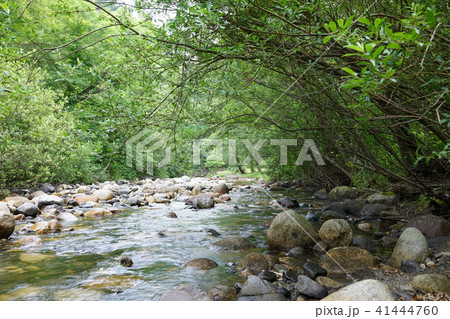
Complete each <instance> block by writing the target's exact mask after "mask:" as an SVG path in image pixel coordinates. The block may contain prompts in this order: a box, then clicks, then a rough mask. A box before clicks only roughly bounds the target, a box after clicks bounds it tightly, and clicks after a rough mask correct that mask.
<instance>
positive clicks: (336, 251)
mask: <svg viewBox="0 0 450 319" xmlns="http://www.w3.org/2000/svg"><path fill="white" fill-rule="evenodd" d="M376 265H377V260H376V258H375V257H374V256H373V255H372V254H371V253H369V252H368V251H367V250H365V249H361V248H358V247H335V248H332V249H330V250H329V251H328V253H327V254H326V255H325V256H324V257H323V259H322V261H321V263H320V266H322V267H323V268H325V269H326V270H327V271H328V273H345V272H353V271H356V270H358V269H363V268H368V267H375V266H376Z"/></svg>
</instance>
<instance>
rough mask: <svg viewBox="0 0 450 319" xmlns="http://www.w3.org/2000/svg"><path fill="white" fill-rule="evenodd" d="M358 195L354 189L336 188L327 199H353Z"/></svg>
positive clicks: (346, 187)
mask: <svg viewBox="0 0 450 319" xmlns="http://www.w3.org/2000/svg"><path fill="white" fill-rule="evenodd" d="M360 193H361V192H359V191H358V189H357V188H355V187H349V186H337V187H335V188H333V189H332V190H331V191H330V193H329V194H328V198H329V199H331V200H342V199H355V198H356V197H358V196H359V195H360Z"/></svg>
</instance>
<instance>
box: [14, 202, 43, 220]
mask: <svg viewBox="0 0 450 319" xmlns="http://www.w3.org/2000/svg"><path fill="white" fill-rule="evenodd" d="M18 214H23V215H25V216H27V217H36V216H37V215H38V214H39V208H38V207H37V206H36V205H34V204H33V203H30V202H27V203H23V204H22V205H20V206H19V207H18V208H17V209H16V211H15V212H14V215H18Z"/></svg>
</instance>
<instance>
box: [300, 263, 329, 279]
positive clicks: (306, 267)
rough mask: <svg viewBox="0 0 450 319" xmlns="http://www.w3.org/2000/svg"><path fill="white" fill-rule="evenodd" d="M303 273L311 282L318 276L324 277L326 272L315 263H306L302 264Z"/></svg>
mask: <svg viewBox="0 0 450 319" xmlns="http://www.w3.org/2000/svg"><path fill="white" fill-rule="evenodd" d="M303 273H304V274H305V275H306V276H308V277H309V278H311V279H312V280H315V279H316V278H317V277H319V276H326V275H327V270H326V269H325V268H322V267H320V266H319V265H318V264H316V263H312V262H307V263H305V264H303Z"/></svg>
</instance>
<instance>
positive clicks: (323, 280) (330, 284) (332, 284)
mask: <svg viewBox="0 0 450 319" xmlns="http://www.w3.org/2000/svg"><path fill="white" fill-rule="evenodd" d="M316 281H317V282H318V283H319V284H321V285H322V286H323V287H325V288H326V289H328V290H331V289H339V288H342V287H344V286H345V285H344V284H343V283H340V282H339V281H336V280H334V279H331V278H329V277H325V276H319V277H317V278H316Z"/></svg>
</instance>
